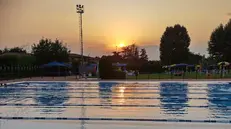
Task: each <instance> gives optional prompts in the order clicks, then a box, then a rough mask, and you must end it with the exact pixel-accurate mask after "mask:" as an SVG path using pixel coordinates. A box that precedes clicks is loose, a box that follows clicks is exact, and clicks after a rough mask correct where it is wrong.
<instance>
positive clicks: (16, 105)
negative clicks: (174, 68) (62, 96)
mask: <svg viewBox="0 0 231 129" xmlns="http://www.w3.org/2000/svg"><path fill="white" fill-rule="evenodd" d="M165 105H166V106H168V107H169V108H188V107H189V108H191V107H192V108H213V107H215V108H217V107H218V108H228V109H231V106H221V105H204V106H190V105H187V104H162V105H140V104H126V105H120V104H59V105H58V104H56V105H55V104H21V103H0V106H11V107H14V106H15V107H25V106H27V107H30V106H34V107H47V106H59V107H61V106H62V107H164V106H165ZM50 108H52V107H50Z"/></svg>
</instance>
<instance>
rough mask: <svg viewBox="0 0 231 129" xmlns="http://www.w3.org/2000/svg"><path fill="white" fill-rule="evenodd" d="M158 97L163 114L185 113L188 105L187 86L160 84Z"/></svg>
mask: <svg viewBox="0 0 231 129" xmlns="http://www.w3.org/2000/svg"><path fill="white" fill-rule="evenodd" d="M176 93H177V94H176ZM179 93H180V94H179ZM160 97H161V99H160V104H161V106H162V107H161V108H162V109H163V111H164V113H165V114H177V115H180V114H186V113H187V112H186V108H185V106H186V105H188V104H187V103H188V99H187V98H188V84H186V83H160Z"/></svg>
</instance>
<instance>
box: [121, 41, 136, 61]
mask: <svg viewBox="0 0 231 129" xmlns="http://www.w3.org/2000/svg"><path fill="white" fill-rule="evenodd" d="M122 57H123V59H128V60H138V59H139V50H138V46H136V45H135V44H132V45H129V46H126V47H123V48H122Z"/></svg>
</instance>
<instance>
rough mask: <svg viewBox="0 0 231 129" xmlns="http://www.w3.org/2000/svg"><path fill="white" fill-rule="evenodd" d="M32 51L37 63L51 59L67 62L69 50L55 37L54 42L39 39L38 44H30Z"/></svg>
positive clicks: (43, 62)
mask: <svg viewBox="0 0 231 129" xmlns="http://www.w3.org/2000/svg"><path fill="white" fill-rule="evenodd" d="M32 53H33V54H34V56H35V57H36V60H37V63H38V64H45V63H48V62H51V61H59V62H68V61H69V53H70V51H69V50H68V49H67V48H66V47H65V46H64V45H63V43H62V42H61V41H59V40H57V39H56V40H55V41H54V42H53V41H51V40H50V39H41V40H40V41H39V44H34V45H33V46H32Z"/></svg>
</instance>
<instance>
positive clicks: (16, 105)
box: [0, 82, 231, 129]
mask: <svg viewBox="0 0 231 129" xmlns="http://www.w3.org/2000/svg"><path fill="white" fill-rule="evenodd" d="M0 117H1V122H0V127H1V128H18V129H21V128H28V129H29V128H31V126H33V127H34V128H35V126H38V128H39V127H42V126H44V127H43V128H46V127H47V128H67V127H68V128H76V127H79V128H96V127H97V128H113V127H115V128H135V127H137V126H138V125H139V126H140V127H139V128H151V127H152V126H155V125H158V124H160V123H161V125H164V126H167V125H169V124H171V123H175V122H180V123H184V124H185V123H188V124H190V123H196V124H199V123H200V125H202V124H205V123H213V124H215V125H219V124H221V125H223V124H225V125H226V126H230V127H231V123H230V121H231V84H229V83H228V82H208V83H206V82H201V83H200V82H20V83H14V84H9V85H8V86H7V87H1V88H0ZM15 119H17V120H15ZM38 119H44V120H38ZM45 119H46V120H45ZM19 121H23V122H24V123H27V124H24V126H20V124H21V122H19ZM124 121H126V122H125V123H127V122H128V123H129V124H125V123H123V122H124ZM17 122H18V123H17ZM116 122H118V123H119V124H118V123H116ZM156 122H157V123H158V124H155V123H156ZM12 123H14V124H12ZM16 123H17V124H16ZM41 123H42V124H41ZM51 123H53V124H51ZM61 123H63V124H61ZM109 123H110V124H109ZM137 123H140V124H137ZM59 124H61V125H59ZM150 124H151V125H150ZM13 125H18V126H13ZM25 125H27V126H25ZM45 125H46V126H45ZM49 125H50V126H51V127H50V126H49ZM52 125H54V126H55V127H53V126H52ZM148 125H149V126H148ZM12 126H13V127H12ZM159 127H160V128H161V127H162V126H159ZM198 127H200V126H198ZM169 128H171V126H169ZM178 128H180V127H178ZM182 128H183V127H182ZM210 128H211V127H210Z"/></svg>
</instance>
